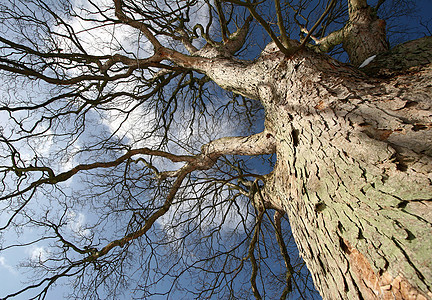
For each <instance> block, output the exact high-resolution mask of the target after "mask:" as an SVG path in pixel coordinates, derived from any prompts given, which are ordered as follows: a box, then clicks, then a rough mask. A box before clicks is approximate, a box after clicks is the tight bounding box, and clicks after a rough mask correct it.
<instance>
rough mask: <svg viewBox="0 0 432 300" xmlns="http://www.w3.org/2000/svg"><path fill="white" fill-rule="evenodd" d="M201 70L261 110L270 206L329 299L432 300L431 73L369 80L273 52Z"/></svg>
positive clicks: (322, 60)
mask: <svg viewBox="0 0 432 300" xmlns="http://www.w3.org/2000/svg"><path fill="white" fill-rule="evenodd" d="M426 43H429V45H431V39H426ZM406 49H409V47H405V50H400V51H402V52H403V51H407V50H406ZM407 55H409V54H407ZM388 57H391V55H388ZM206 64H207V65H206ZM209 66H211V68H209ZM200 70H201V71H202V72H204V73H206V74H207V75H208V76H209V77H211V78H212V79H213V80H214V81H215V82H217V83H218V84H220V85H221V86H222V87H223V88H225V89H229V90H233V91H235V92H237V93H240V94H243V95H246V96H248V97H252V98H255V99H260V100H261V101H262V103H263V104H264V106H265V109H266V124H265V126H266V131H267V132H268V134H270V135H272V136H273V137H274V139H275V144H276V153H277V156H278V159H277V165H276V167H275V169H274V171H273V172H272V173H271V174H269V175H268V176H267V178H266V185H265V189H264V195H265V197H266V198H268V201H269V202H272V203H273V207H282V208H283V209H284V210H285V211H286V212H287V213H288V215H289V219H290V222H291V226H292V229H293V233H294V236H295V238H296V242H297V244H298V247H299V250H300V253H301V255H302V256H303V258H304V260H305V261H306V263H307V265H308V267H309V269H310V271H311V273H312V274H313V277H314V282H315V284H316V287H317V288H318V290H319V291H320V293H321V294H322V296H323V297H324V298H325V299H374V298H376V299H427V298H430V297H432V293H431V292H432V266H431V259H430V253H432V244H431V238H432V213H431V211H432V210H431V209H432V184H431V182H432V130H431V127H432V113H431V109H432V101H431V97H432V86H431V82H432V66H431V64H430V63H429V64H426V65H425V64H423V66H421V67H408V68H406V69H405V70H403V71H400V72H395V73H392V72H390V71H389V72H388V73H387V74H386V76H385V78H383V77H382V76H381V78H373V77H372V76H370V75H371V74H372V73H373V72H372V73H369V76H368V75H366V74H365V73H363V72H362V71H361V70H358V69H356V68H353V67H351V66H348V65H343V64H341V63H338V62H336V61H334V60H332V59H331V58H329V57H327V56H323V55H320V54H315V53H311V52H308V51H307V50H304V51H302V52H299V53H297V54H296V55H294V56H293V57H291V58H285V57H284V55H283V54H282V53H280V52H279V51H278V50H277V48H276V47H275V45H272V44H270V45H269V46H268V47H267V48H266V50H265V51H264V52H263V55H262V56H261V57H260V58H259V59H258V60H256V61H254V62H251V63H244V62H243V63H240V62H235V61H232V60H231V61H227V60H224V59H217V58H215V59H212V60H211V63H209V61H207V62H206V63H201V64H200Z"/></svg>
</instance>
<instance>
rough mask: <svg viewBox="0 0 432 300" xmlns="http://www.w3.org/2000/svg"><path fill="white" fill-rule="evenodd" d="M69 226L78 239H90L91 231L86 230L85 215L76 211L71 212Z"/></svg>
mask: <svg viewBox="0 0 432 300" xmlns="http://www.w3.org/2000/svg"><path fill="white" fill-rule="evenodd" d="M68 218H69V220H68V226H69V229H70V230H71V231H72V232H73V234H75V235H76V236H77V237H90V235H91V231H90V229H87V228H85V225H86V216H85V215H84V214H83V213H81V212H80V213H76V212H75V211H70V212H69V214H68Z"/></svg>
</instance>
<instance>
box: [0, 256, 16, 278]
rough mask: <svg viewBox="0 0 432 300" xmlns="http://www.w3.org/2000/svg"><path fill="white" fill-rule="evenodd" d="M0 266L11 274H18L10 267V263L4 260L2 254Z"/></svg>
mask: <svg viewBox="0 0 432 300" xmlns="http://www.w3.org/2000/svg"><path fill="white" fill-rule="evenodd" d="M0 266H1V267H2V268H5V269H6V270H7V271H8V272H10V273H11V274H13V275H14V276H16V275H18V271H17V270H15V268H14V267H12V266H11V265H9V264H8V263H7V262H6V257H4V256H0Z"/></svg>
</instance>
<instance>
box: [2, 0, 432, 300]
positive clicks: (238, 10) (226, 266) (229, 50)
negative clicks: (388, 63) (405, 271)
mask: <svg viewBox="0 0 432 300" xmlns="http://www.w3.org/2000/svg"><path fill="white" fill-rule="evenodd" d="M414 9H415V1H408V0H406V1H402V0H399V1H390V0H388V1H385V0H378V1H366V0H348V1H339V0H329V1H321V0H296V1H294V0H287V1H279V0H274V1H256V0H253V1H251V0H247V1H239V0H226V1H219V0H215V1H207V0H165V1H159V0H86V1H84V0H81V1H78V0H77V1H68V0H56V1H51V0H46V1H44V0H7V1H0V53H1V56H0V72H1V76H2V79H1V80H2V85H1V94H2V97H1V100H0V117H1V118H2V121H1V128H0V129H1V130H0V159H1V162H0V174H1V184H0V189H1V195H0V200H1V201H0V209H1V216H2V217H1V222H0V230H1V232H0V234H1V239H2V240H1V241H2V243H1V248H0V254H1V255H6V254H8V253H12V252H13V253H21V254H22V256H23V261H22V262H21V267H22V268H23V269H26V270H29V272H31V274H32V275H31V276H29V278H31V279H32V281H31V282H30V283H28V284H26V285H23V286H22V287H21V288H20V289H19V290H17V291H8V292H7V294H1V295H0V296H1V297H4V298H5V299H9V298H13V297H15V296H22V295H24V296H25V297H28V298H30V297H34V298H41V299H43V298H45V297H46V295H47V293H49V290H50V289H51V288H53V287H55V286H56V285H58V284H65V285H67V286H68V287H67V288H66V289H65V290H66V292H65V293H66V294H67V296H69V297H71V298H77V297H79V298H85V299H99V298H102V299H119V297H120V296H121V295H123V294H124V295H127V297H136V298H151V297H152V296H166V297H170V296H173V297H174V296H175V297H181V296H185V297H187V298H190V297H191V298H197V299H203V298H211V297H213V296H215V295H217V296H215V297H217V298H223V299H225V298H228V299H246V298H250V297H251V296H252V295H253V296H254V297H255V298H257V299H260V298H261V297H265V298H269V299H273V298H276V297H278V298H281V299H284V298H286V297H288V296H290V295H291V296H293V295H296V297H298V298H304V299H313V298H315V297H319V296H318V293H317V292H316V290H314V288H313V283H312V281H311V278H310V274H309V272H308V271H307V270H306V267H305V264H304V262H303V261H302V260H301V259H300V258H299V257H298V255H297V254H296V251H297V250H296V248H295V244H294V241H293V238H292V236H291V231H290V227H289V223H288V220H287V217H286V215H285V213H284V210H283V209H282V208H281V207H279V206H278V205H275V204H274V203H269V202H267V201H266V198H265V197H264V196H263V191H262V187H263V183H264V176H265V175H266V174H268V173H270V172H271V170H272V166H273V165H274V163H275V161H276V156H275V154H274V153H275V144H274V137H273V136H272V135H271V134H270V133H269V132H268V131H267V129H266V128H265V125H264V124H263V120H264V118H265V111H264V109H263V107H262V105H261V103H260V102H259V101H258V100H259V98H260V96H259V94H258V92H257V93H254V92H250V90H249V89H246V88H245V89H241V88H237V89H234V88H232V86H233V85H234V82H236V80H237V78H238V77H239V76H238V75H239V74H240V73H241V72H251V73H250V78H251V80H250V83H248V84H250V85H259V84H260V82H263V80H262V76H263V75H262V74H258V73H257V74H255V73H253V72H252V71H251V69H247V66H248V64H250V63H252V62H253V63H257V62H258V63H259V62H260V60H265V59H266V58H267V57H270V56H271V55H272V53H274V52H281V53H283V55H284V56H285V57H287V58H289V57H291V56H293V55H296V54H298V53H300V52H301V51H314V52H317V53H327V54H328V55H331V56H333V57H335V58H337V59H339V60H340V61H342V62H350V63H351V64H352V65H353V66H355V67H358V66H360V65H361V64H362V63H363V62H364V61H365V59H367V58H370V57H371V56H373V55H376V54H377V53H383V52H386V51H387V50H388V49H389V45H390V44H394V43H396V42H400V41H401V40H403V39H404V38H405V36H406V34H407V32H406V31H404V32H403V34H398V32H400V31H402V30H401V28H400V26H403V25H401V24H398V22H397V20H398V18H399V17H401V16H405V15H407V14H408V13H413V12H414V11H413V10H414ZM384 20H385V21H384ZM386 22H387V33H394V34H393V35H391V34H389V35H387V33H386ZM422 22H423V23H422V24H423V29H422V30H423V31H424V33H425V34H430V31H429V28H428V23H427V20H426V21H425V20H423V21H422ZM398 26H399V27H398ZM404 34H405V35H404ZM421 35H422V34H420V36H421ZM370 36H373V39H372V42H370V41H369V37H370ZM388 36H389V37H390V40H389V39H388ZM270 42H271V43H270ZM359 45H361V47H360V46H359ZM359 48H361V49H362V50H361V51H360V50H359ZM216 65H217V66H218V68H216V67H215V66H216ZM242 66H244V68H243V67H242ZM223 74H229V76H226V78H225V77H224V76H223ZM3 253H4V254H3ZM8 255H9V254H8ZM0 257H3V256H0Z"/></svg>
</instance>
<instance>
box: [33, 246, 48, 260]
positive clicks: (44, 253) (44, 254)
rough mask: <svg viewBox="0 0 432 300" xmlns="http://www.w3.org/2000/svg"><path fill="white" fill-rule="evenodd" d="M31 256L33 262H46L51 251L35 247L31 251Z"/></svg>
mask: <svg viewBox="0 0 432 300" xmlns="http://www.w3.org/2000/svg"><path fill="white" fill-rule="evenodd" d="M29 256H30V260H31V261H33V262H45V261H46V260H47V259H48V257H49V251H48V250H47V249H46V247H44V246H42V247H38V246H33V247H32V248H31V249H30V250H29Z"/></svg>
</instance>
